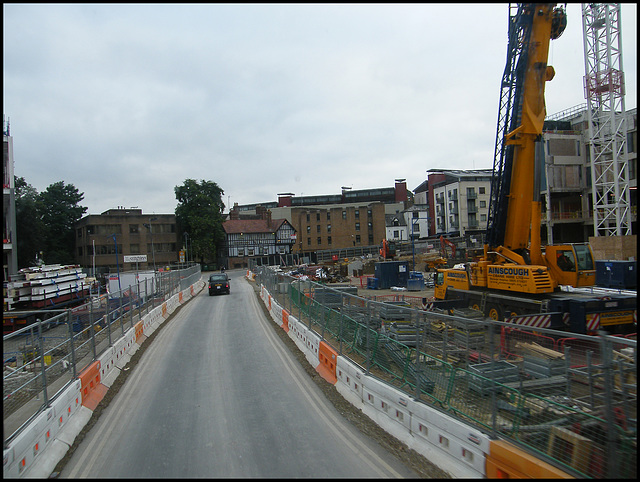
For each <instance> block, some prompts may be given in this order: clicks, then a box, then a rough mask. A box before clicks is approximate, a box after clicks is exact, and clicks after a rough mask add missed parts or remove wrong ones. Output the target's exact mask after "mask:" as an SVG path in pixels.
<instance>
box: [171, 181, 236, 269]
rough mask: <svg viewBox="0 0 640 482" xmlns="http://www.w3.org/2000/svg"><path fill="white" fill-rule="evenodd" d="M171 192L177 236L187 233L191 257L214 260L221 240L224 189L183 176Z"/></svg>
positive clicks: (214, 184)
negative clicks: (181, 180) (175, 202)
mask: <svg viewBox="0 0 640 482" xmlns="http://www.w3.org/2000/svg"><path fill="white" fill-rule="evenodd" d="M175 193H176V199H177V200H178V205H177V206H176V211H175V213H176V224H177V228H178V229H177V231H178V233H180V236H183V233H185V232H186V233H189V242H190V245H191V250H192V254H193V259H199V260H200V263H211V262H215V261H217V255H218V246H220V244H221V243H222V242H223V241H224V231H223V229H222V223H223V222H224V218H223V216H222V213H223V212H224V203H223V202H222V195H223V194H224V191H223V190H222V189H221V188H220V187H219V186H218V185H217V184H216V183H215V182H213V181H205V180H204V179H203V180H202V181H200V183H198V182H197V181H195V180H194V179H186V180H185V181H184V183H183V184H182V186H176V187H175Z"/></svg>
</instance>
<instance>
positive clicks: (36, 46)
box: [3, 4, 636, 214]
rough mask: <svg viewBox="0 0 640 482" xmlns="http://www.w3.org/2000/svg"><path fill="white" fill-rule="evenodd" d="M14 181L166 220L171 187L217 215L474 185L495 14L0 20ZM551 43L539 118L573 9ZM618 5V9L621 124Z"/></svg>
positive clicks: (555, 97) (114, 14) (56, 8)
mask: <svg viewBox="0 0 640 482" xmlns="http://www.w3.org/2000/svg"><path fill="white" fill-rule="evenodd" d="M3 8H4V16H3V23H4V25H3V26H4V47H3V48H4V56H3V57H4V58H3V67H4V69H3V77H4V85H3V89H4V109H5V112H4V113H5V114H6V115H7V116H9V117H10V119H11V130H12V135H13V137H14V152H15V171H16V175H18V176H23V177H25V178H26V180H27V182H29V183H30V184H32V185H33V186H34V187H36V189H38V190H39V191H42V190H44V189H46V187H47V186H48V185H50V184H52V183H54V182H56V181H58V180H64V181H65V182H66V183H70V184H73V185H74V186H76V187H77V188H78V189H79V190H80V191H81V192H84V193H85V205H87V206H88V208H89V213H92V214H93V213H100V212H102V211H105V210H107V209H110V208H113V207H116V206H119V205H124V206H126V207H131V206H139V207H140V208H142V209H143V211H144V212H156V213H167V212H173V210H174V208H175V205H176V200H175V195H174V187H175V186H177V185H181V184H182V183H183V181H184V180H185V179H187V178H192V179H206V180H210V181H214V182H216V183H217V184H218V185H219V186H220V187H221V188H222V189H223V190H224V192H225V194H224V199H223V200H224V201H225V203H227V202H230V203H231V204H233V202H238V203H240V204H246V203H257V202H267V201H273V200H276V199H277V193H279V192H294V193H295V194H296V195H301V194H303V193H304V194H305V195H315V194H332V193H338V192H340V187H341V186H343V185H350V186H353V188H354V189H365V188H373V187H390V186H392V185H393V182H394V179H395V178H406V179H407V184H408V187H409V188H411V189H413V188H415V187H417V186H418V185H419V184H420V183H421V182H422V181H423V180H424V179H425V176H426V171H427V170H428V169H437V168H456V169H471V168H491V166H492V162H493V160H492V156H493V145H494V142H495V130H496V128H495V125H496V121H497V110H498V97H499V83H500V78H501V76H502V71H503V69H504V62H505V55H506V46H507V18H508V7H507V5H505V4H480V5H475V4H474V5H465V4H462V5H457V4H442V5H440V4H371V5H363V4H347V5H338V4H326V5H320V4H299V5H285V4H280V5H268V4H196V5H171V4H159V5H145V4H138V5H115V4H114V5H111V4H100V5H96V4H88V5H75V4H68V5H46V4H45V5H35V4H14V5H4V7H3ZM567 9H568V11H569V27H568V28H567V31H566V32H565V34H564V35H563V36H562V37H561V38H560V39H558V40H557V41H555V42H553V43H552V47H551V50H550V60H551V63H552V64H553V65H554V67H555V69H556V72H557V75H556V78H555V79H554V80H553V82H552V83H550V84H549V85H548V87H547V106H548V110H549V112H550V113H553V112H557V111H560V110H563V109H566V108H569V107H572V106H574V105H576V104H579V103H581V102H584V96H583V92H582V76H583V75H584V65H583V61H582V27H581V22H580V7H579V5H577V4H576V5H572V4H569V5H568V7H567ZM635 9H636V7H635V5H628V4H625V5H624V7H623V29H624V30H623V39H624V38H626V39H627V40H626V44H625V45H632V46H633V47H634V48H633V49H630V52H627V53H626V56H625V74H626V79H627V108H628V109H629V108H632V107H635V102H636V99H635V85H636V83H635V82H636V80H635V78H636V57H635V40H636V33H635V29H636V27H635V22H636V20H635V18H636V16H635Z"/></svg>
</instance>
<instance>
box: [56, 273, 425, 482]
mask: <svg viewBox="0 0 640 482" xmlns="http://www.w3.org/2000/svg"><path fill="white" fill-rule="evenodd" d="M243 274H244V272H243V271H236V272H233V271H232V272H230V275H231V294H230V295H218V296H209V295H208V291H207V289H206V287H205V289H204V290H203V291H201V292H200V293H199V294H198V295H197V296H196V297H195V299H193V300H191V301H189V302H188V303H187V304H186V305H185V306H183V307H182V308H181V309H180V310H179V311H178V312H177V313H176V314H175V315H174V318H172V319H171V320H170V321H168V322H165V326H163V327H161V331H160V332H159V333H158V334H157V336H156V337H155V339H154V340H153V343H152V344H151V345H149V346H148V347H147V349H146V351H145V352H144V353H143V355H142V357H141V358H140V361H139V363H138V364H137V365H136V366H135V367H132V368H131V370H133V372H132V373H131V375H130V376H129V378H128V379H127V381H126V383H125V384H124V385H123V386H122V388H121V389H120V391H119V392H118V394H117V395H116V396H115V397H114V398H113V400H112V401H111V403H110V404H109V406H108V407H107V408H106V409H105V410H104V411H103V412H102V415H101V417H100V418H99V420H98V421H97V423H96V424H95V426H94V427H93V428H92V429H91V430H90V431H89V432H88V434H87V436H86V437H85V438H84V439H83V440H82V442H81V443H80V444H79V445H78V447H77V449H76V450H75V452H74V454H73V456H72V457H71V458H70V460H69V462H68V463H67V464H66V465H65V467H64V469H63V470H62V472H61V473H60V475H59V477H63V478H71V477H74V478H75V477H109V478H115V477H145V478H155V477H158V478H167V477H256V478H257V477H260V478H262V477H307V478H310V477H358V478H361V477H362V478H367V477H369V478H370V477H417V474H416V473H415V472H413V471H412V470H410V469H409V468H407V467H406V466H405V465H403V464H402V463H401V462H400V461H398V460H397V459H396V458H395V457H393V456H392V455H391V454H389V453H387V452H385V451H384V450H383V449H382V448H381V447H380V446H379V445H378V444H377V442H375V441H374V440H373V439H371V438H368V437H366V436H365V435H363V434H362V433H360V432H359V431H358V430H357V429H356V428H355V427H354V426H353V425H351V424H350V423H349V422H348V421H346V420H344V419H343V418H342V417H341V415H340V414H339V413H338V412H337V411H336V409H335V408H334V407H333V405H331V404H330V403H329V402H328V401H327V400H326V398H325V397H324V396H323V394H322V392H321V391H320V390H319V389H318V387H317V386H316V385H315V384H314V383H313V382H312V381H311V380H310V379H309V377H308V375H307V374H306V373H305V372H304V371H303V370H302V368H301V367H300V365H299V364H298V362H297V360H296V359H295V358H294V357H293V356H292V355H291V353H290V352H289V351H288V350H287V348H286V347H285V346H284V345H283V344H282V341H281V340H280V339H279V338H278V337H277V336H276V334H275V333H274V328H273V326H272V325H273V322H272V321H271V320H268V319H267V318H266V316H265V315H264V312H263V310H262V307H261V306H260V305H259V303H260V300H259V299H258V298H257V297H256V295H255V293H254V291H253V288H252V286H251V285H249V283H248V282H247V281H246V280H244V279H243V277H242V275H243ZM270 325H271V326H270ZM277 329H280V328H277Z"/></svg>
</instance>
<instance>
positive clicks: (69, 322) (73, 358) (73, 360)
mask: <svg viewBox="0 0 640 482" xmlns="http://www.w3.org/2000/svg"><path fill="white" fill-rule="evenodd" d="M67 326H68V327H69V343H70V344H71V365H72V366H73V378H76V376H77V375H78V371H77V369H76V349H75V347H74V346H73V321H72V320H71V310H67Z"/></svg>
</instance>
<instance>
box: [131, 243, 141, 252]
mask: <svg viewBox="0 0 640 482" xmlns="http://www.w3.org/2000/svg"><path fill="white" fill-rule="evenodd" d="M129 252H130V253H131V254H140V245H139V244H138V243H131V244H130V245H129Z"/></svg>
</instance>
